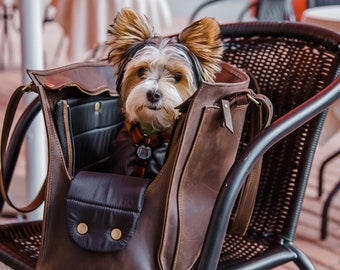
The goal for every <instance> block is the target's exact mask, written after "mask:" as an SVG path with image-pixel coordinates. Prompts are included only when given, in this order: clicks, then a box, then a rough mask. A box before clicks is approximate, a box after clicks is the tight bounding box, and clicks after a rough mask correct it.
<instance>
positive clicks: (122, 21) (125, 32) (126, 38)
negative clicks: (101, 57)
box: [107, 8, 154, 65]
mask: <svg viewBox="0 0 340 270" xmlns="http://www.w3.org/2000/svg"><path fill="white" fill-rule="evenodd" d="M108 33H109V38H108V41H107V45H108V49H109V53H108V60H109V61H110V62H111V63H112V64H113V65H116V64H119V63H121V62H122V61H123V60H124V58H126V57H129V56H128V55H129V53H128V52H129V51H130V50H132V48H133V45H137V44H142V43H144V42H145V41H147V40H148V39H149V38H151V37H153V35H154V29H153V26H152V25H151V24H150V22H149V20H148V18H147V17H145V16H142V15H139V14H137V13H136V12H135V11H134V10H133V9H130V8H124V9H122V10H121V12H118V14H117V16H116V18H115V19H114V22H113V24H112V25H110V28H109V30H108Z"/></svg>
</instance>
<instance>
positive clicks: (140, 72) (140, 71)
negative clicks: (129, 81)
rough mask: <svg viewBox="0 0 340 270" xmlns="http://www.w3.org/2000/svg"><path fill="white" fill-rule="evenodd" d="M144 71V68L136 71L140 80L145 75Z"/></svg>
mask: <svg viewBox="0 0 340 270" xmlns="http://www.w3.org/2000/svg"><path fill="white" fill-rule="evenodd" d="M146 71H147V70H146V68H145V67H141V68H140V69H138V76H139V77H140V78H142V77H143V76H144V75H145V73H146Z"/></svg>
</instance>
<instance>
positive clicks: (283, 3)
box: [189, 0, 295, 22]
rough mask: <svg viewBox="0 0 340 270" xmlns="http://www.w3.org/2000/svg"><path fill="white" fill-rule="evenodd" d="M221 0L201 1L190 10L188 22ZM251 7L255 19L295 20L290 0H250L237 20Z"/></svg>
mask: <svg viewBox="0 0 340 270" xmlns="http://www.w3.org/2000/svg"><path fill="white" fill-rule="evenodd" d="M222 1H224V0H210V1H206V2H203V3H202V4H200V5H199V6H198V7H196V8H195V10H194V11H193V12H192V14H191V16H190V20H189V22H192V21H194V20H195V19H196V17H197V15H198V14H199V13H200V12H201V11H202V10H203V9H205V8H206V7H208V6H211V5H213V4H215V3H219V2H222ZM252 9H253V10H255V17H256V19H258V20H260V21H295V13H294V10H293V6H292V0H258V1H253V2H250V3H249V4H248V5H246V7H245V8H243V9H242V10H241V12H240V14H239V16H238V18H237V20H238V21H244V18H245V16H246V14H247V13H249V11H250V10H252Z"/></svg>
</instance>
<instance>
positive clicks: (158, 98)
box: [108, 9, 223, 130]
mask: <svg viewBox="0 0 340 270" xmlns="http://www.w3.org/2000/svg"><path fill="white" fill-rule="evenodd" d="M219 33H220V28H219V25H218V23H217V22H216V20H215V19H212V18H204V19H202V20H199V21H197V22H194V23H193V24H191V25H190V26H188V27H187V28H185V29H184V30H183V31H182V32H181V33H180V34H179V35H178V36H174V37H160V36H157V35H155V34H154V31H153V27H152V25H151V24H150V23H149V21H148V19H147V18H146V17H145V16H142V15H139V14H137V13H136V12H135V11H133V10H131V9H123V10H122V11H121V12H120V13H118V15H117V17H116V18H115V20H114V23H113V24H112V25H110V29H109V35H110V36H109V40H108V45H109V53H108V60H109V61H110V62H111V63H112V64H113V66H114V68H115V69H116V73H117V74H116V75H117V90H118V92H119V93H120V96H121V101H122V108H123V110H124V112H125V114H126V117H127V119H128V120H129V121H130V122H138V123H140V124H141V125H142V126H146V127H150V128H153V129H157V130H163V129H166V128H169V127H171V126H172V124H173V122H174V120H175V119H176V117H177V114H178V112H177V110H176V109H175V107H177V106H178V105H179V104H181V103H182V102H183V101H184V100H186V99H187V98H189V97H190V96H191V95H192V94H193V93H194V91H195V90H196V89H197V87H198V86H199V85H200V83H201V82H202V80H204V81H213V80H214V78H215V74H216V73H217V72H218V71H219V70H220V66H219V63H220V61H221V55H222V51H223V49H222V41H221V40H220V37H219Z"/></svg>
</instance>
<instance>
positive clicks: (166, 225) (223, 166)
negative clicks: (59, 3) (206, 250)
mask: <svg viewBox="0 0 340 270" xmlns="http://www.w3.org/2000/svg"><path fill="white" fill-rule="evenodd" d="M28 73H29V75H30V77H31V79H32V83H31V84H30V85H28V86H25V87H20V88H18V89H17V90H16V91H15V92H14V94H13V96H12V98H11V100H10V102H9V105H8V109H7V112H6V116H5V120H4V127H3V134H2V138H1V156H2V157H1V162H2V168H4V169H2V172H1V178H2V179H1V180H2V181H1V185H0V186H1V192H2V196H3V197H4V199H5V200H6V201H7V202H8V203H9V204H10V205H11V206H12V207H14V208H15V209H17V210H18V211H22V212H28V211H31V210H33V209H35V208H36V207H37V206H38V205H39V204H40V203H41V202H42V201H44V202H45V205H44V214H43V227H42V238H41V247H40V251H39V257H38V261H37V267H36V268H37V269H49V270H50V269H105V270H106V269H119V270H122V269H129V270H131V269H190V268H191V267H192V266H193V265H194V263H195V262H196V261H197V259H198V258H199V255H200V250H201V248H202V244H203V241H204V237H205V233H206V230H207V226H208V223H209V219H210V215H211V212H212V209H213V207H214V202H215V199H216V197H217V194H218V192H219V190H220V187H221V185H222V184H223V181H224V179H225V177H226V175H227V173H228V170H229V169H230V167H231V165H232V164H233V162H234V160H235V158H236V155H237V152H238V149H239V145H240V141H241V138H246V140H250V139H251V138H252V137H253V136H254V135H255V134H256V133H257V132H258V131H259V130H261V129H262V128H264V127H265V126H266V125H267V124H268V123H269V121H270V119H271V103H270V101H269V100H268V99H266V98H265V97H264V96H262V95H260V94H254V92H253V91H251V90H249V89H248V86H249V81H250V79H249V76H248V75H247V74H246V73H245V72H244V71H242V70H240V69H237V68H236V67H234V66H232V65H229V64H227V63H223V64H222V72H221V74H219V75H218V77H217V80H216V82H215V83H206V82H203V83H202V85H201V86H200V88H199V89H198V90H197V91H196V92H195V94H194V95H193V96H192V98H190V99H189V100H188V101H186V102H185V103H184V104H182V105H181V106H180V107H179V110H180V111H181V115H180V117H179V119H178V120H177V121H176V125H175V127H174V129H173V134H172V137H171V141H170V143H169V149H168V155H167V159H166V162H165V164H164V166H163V167H162V169H161V170H160V172H159V173H158V175H157V176H156V178H155V179H154V180H150V179H142V178H134V177H129V176H124V175H115V174H111V173H107V172H105V166H106V160H107V159H108V157H107V156H108V155H109V154H108V153H107V152H106V148H105V147H106V145H107V143H106V142H108V141H110V140H113V139H114V137H115V134H116V132H117V130H119V128H120V127H121V124H122V118H121V116H120V114H119V108H118V107H119V106H118V105H117V104H118V103H117V97H118V96H117V92H116V91H115V78H114V77H113V75H112V74H113V72H112V67H111V66H110V65H108V64H105V63H82V64H73V65H69V66H66V67H62V68H57V69H52V70H47V71H33V70H30V71H28ZM31 91H33V92H36V93H38V95H39V101H40V106H41V109H42V111H43V115H44V121H45V126H46V131H47V138H48V173H47V177H46V181H45V184H44V186H43V187H42V189H41V191H40V192H39V195H38V196H37V198H36V199H35V200H34V201H33V202H32V203H30V204H29V205H28V206H26V207H23V208H19V207H16V206H15V205H14V204H13V203H12V202H11V201H10V198H9V197H8V194H7V188H8V187H7V186H6V185H7V184H8V182H9V181H8V179H5V178H6V177H7V178H8V173H7V174H6V172H4V171H5V167H7V166H4V165H6V164H5V162H4V160H6V155H7V154H8V153H9V152H10V151H9V147H11V146H12V145H13V143H12V141H13V138H12V140H10V132H9V130H11V126H12V122H13V117H14V114H15V111H16V108H17V104H18V103H19V100H20V98H21V97H22V95H24V93H26V92H31ZM72 102H73V103H72ZM97 102H99V103H97ZM105 102H109V103H108V104H111V105H110V106H106V105H105V104H104V103H105ZM72 104H76V105H74V107H73V105H72ZM96 104H97V105H96ZM98 104H99V105H98ZM102 104H104V105H102ZM113 104H116V105H113ZM80 105H84V106H85V107H86V108H93V107H95V108H97V107H99V108H97V109H98V111H95V112H93V113H89V115H90V116H89V117H85V118H82V117H81V115H82V114H77V110H78V108H80V107H79V106H80ZM111 107H112V108H111ZM79 110H80V111H84V110H82V109H79ZM101 110H105V111H106V112H103V111H101ZM107 110H108V111H109V112H110V111H111V112H112V114H107ZM85 111H91V110H90V109H86V110H85ZM72 115H73V116H72ZM103 115H106V116H104V117H103ZM112 115H113V116H112ZM73 118H74V119H73ZM84 119H85V120H84ZM86 119H89V120H86ZM81 120H84V121H83V122H84V123H81V122H82V121H81ZM102 121H104V122H105V123H104V125H101V124H100V123H101V122H102ZM94 122H95V123H99V124H98V125H97V124H95V125H93V123H94ZM84 126H85V127H86V128H85V127H84ZM89 126H90V127H89ZM112 126H114V128H111V127H112ZM106 127H109V129H110V131H109V132H107V131H106ZM79 130H81V132H77V131H79ZM91 130H93V131H94V135H93V134H92V133H91ZM82 132H83V133H84V134H85V135H84V136H83V137H85V138H87V139H85V141H86V143H85V144H84V143H83V140H82V139H81V138H82V136H76V135H75V134H78V135H79V134H82ZM14 133H15V132H14ZM91 134H92V135H91ZM98 137H100V138H107V139H105V140H96V138H98ZM98 141H100V142H102V144H100V145H99V146H98V143H97V142H98ZM91 142H92V143H94V145H95V146H98V147H97V148H98V149H99V152H100V153H97V154H95V155H92V154H91V153H92V151H94V150H93V148H92V149H91V148H90V150H89V152H88V151H86V149H85V148H86V147H87V146H88V144H90V143H91ZM79 152H80V153H79ZM86 155H90V157H89V159H87V158H85V159H84V156H86ZM79 156H80V157H79ZM7 160H8V159H7ZM258 165H259V166H257V168H258V169H257V171H255V172H254V173H253V172H252V173H253V175H255V176H254V177H253V180H254V181H251V183H250V184H249V186H250V188H249V187H248V188H246V187H245V189H244V192H243V195H241V197H240V205H239V208H238V210H237V212H238V213H239V214H237V215H236V217H235V221H236V223H237V222H240V223H239V224H241V225H240V227H239V226H236V229H235V230H236V231H237V230H238V233H241V234H242V233H244V232H245V230H246V227H247V222H248V221H249V218H250V216H251V211H252V205H247V204H245V205H246V206H244V205H243V206H242V201H244V200H245V199H244V198H246V201H249V200H250V201H255V197H256V186H257V181H256V179H257V178H258V174H259V170H260V167H261V164H258ZM252 173H251V174H252ZM243 204H244V203H243ZM239 217H241V218H239ZM240 220H241V221H240ZM239 228H241V229H239Z"/></svg>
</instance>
